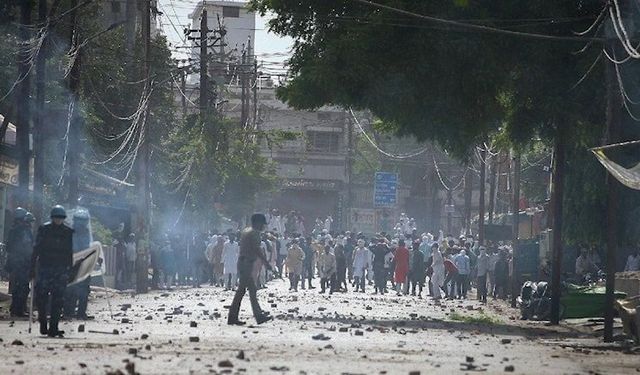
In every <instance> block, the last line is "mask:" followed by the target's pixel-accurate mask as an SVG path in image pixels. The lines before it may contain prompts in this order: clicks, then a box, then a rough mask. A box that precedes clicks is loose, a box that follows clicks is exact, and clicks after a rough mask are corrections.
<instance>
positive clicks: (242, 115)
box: [240, 48, 248, 127]
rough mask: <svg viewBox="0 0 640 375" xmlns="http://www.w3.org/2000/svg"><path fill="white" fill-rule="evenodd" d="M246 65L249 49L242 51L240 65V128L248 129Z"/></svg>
mask: <svg viewBox="0 0 640 375" xmlns="http://www.w3.org/2000/svg"><path fill="white" fill-rule="evenodd" d="M246 64H247V49H246V48H245V49H244V50H243V51H242V62H241V64H240V85H241V94H240V95H241V98H240V101H241V106H242V108H241V111H240V126H242V127H246V125H247V117H248V113H247V101H248V99H247V74H246V69H245V67H246Z"/></svg>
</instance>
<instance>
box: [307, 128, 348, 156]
mask: <svg viewBox="0 0 640 375" xmlns="http://www.w3.org/2000/svg"><path fill="white" fill-rule="evenodd" d="M339 148H340V133H332V132H314V131H310V132H307V151H313V152H338V149H339Z"/></svg>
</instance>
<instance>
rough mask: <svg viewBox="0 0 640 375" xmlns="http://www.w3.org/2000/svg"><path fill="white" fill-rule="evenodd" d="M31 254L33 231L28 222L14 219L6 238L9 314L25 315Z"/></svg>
mask: <svg viewBox="0 0 640 375" xmlns="http://www.w3.org/2000/svg"><path fill="white" fill-rule="evenodd" d="M32 254H33V233H31V227H30V224H29V223H26V222H24V221H22V220H20V221H18V220H16V222H15V224H14V225H13V227H12V228H11V230H10V231H9V236H8V240H7V255H8V259H7V268H8V271H9V289H10V290H9V293H11V297H12V299H11V308H10V311H11V316H15V317H23V316H25V312H26V307H27V298H28V296H29V269H30V266H31V256H32Z"/></svg>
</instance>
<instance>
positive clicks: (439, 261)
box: [431, 244, 444, 300]
mask: <svg viewBox="0 0 640 375" xmlns="http://www.w3.org/2000/svg"><path fill="white" fill-rule="evenodd" d="M431 256H432V257H433V263H432V264H431V267H432V269H433V274H432V275H431V288H432V290H433V299H435V300H439V299H440V298H441V294H440V293H441V288H442V285H443V284H444V258H443V257H442V253H440V250H438V247H437V244H435V245H434V246H433V247H432V252H431Z"/></svg>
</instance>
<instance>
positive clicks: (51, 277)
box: [31, 205, 73, 337]
mask: <svg viewBox="0 0 640 375" xmlns="http://www.w3.org/2000/svg"><path fill="white" fill-rule="evenodd" d="M66 217H67V213H66V211H65V209H64V207H62V206H60V205H57V206H54V207H53V209H52V210H51V221H50V222H47V223H45V224H43V225H42V226H40V228H38V234H37V236H36V243H35V246H34V249H33V257H32V262H31V275H32V276H34V275H35V276H36V286H35V292H36V294H35V295H36V305H37V307H38V321H39V322H40V334H42V335H48V336H49V337H62V336H63V334H64V331H60V330H59V329H58V322H59V321H60V315H61V312H62V306H63V300H64V291H65V289H66V287H67V283H68V282H69V277H70V275H69V273H70V270H71V267H72V265H73V229H71V228H69V227H68V226H67V225H65V223H64V219H65V218H66ZM49 298H50V299H51V304H50V311H49V320H48V321H47V310H48V309H47V307H48V306H49Z"/></svg>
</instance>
